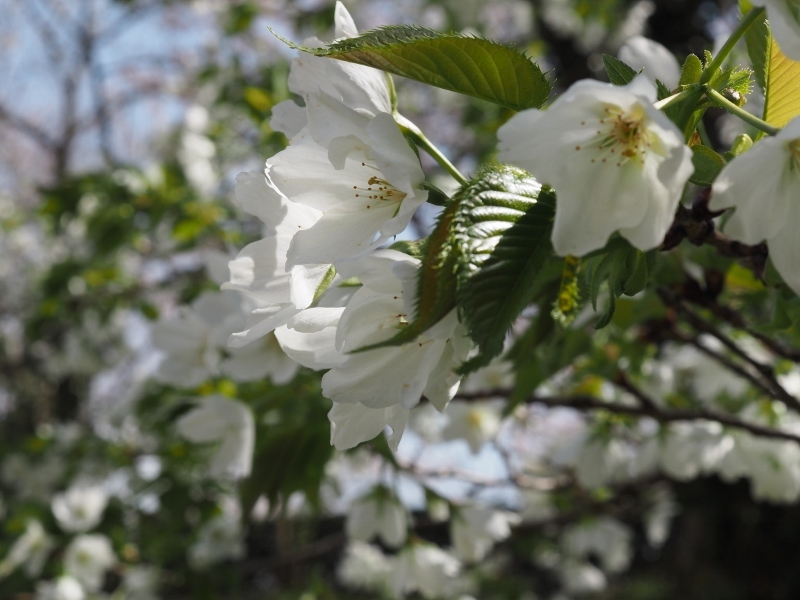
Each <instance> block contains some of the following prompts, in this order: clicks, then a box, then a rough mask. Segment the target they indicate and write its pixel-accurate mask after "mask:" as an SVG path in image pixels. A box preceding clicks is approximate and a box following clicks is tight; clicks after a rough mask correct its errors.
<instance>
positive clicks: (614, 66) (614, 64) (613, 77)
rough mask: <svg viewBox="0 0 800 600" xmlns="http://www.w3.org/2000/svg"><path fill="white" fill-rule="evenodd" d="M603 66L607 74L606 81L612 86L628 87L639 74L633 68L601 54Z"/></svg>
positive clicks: (612, 57)
mask: <svg viewBox="0 0 800 600" xmlns="http://www.w3.org/2000/svg"><path fill="white" fill-rule="evenodd" d="M603 66H604V67H605V68H606V73H608V80H609V81H610V82H611V83H613V84H614V85H628V84H629V83H630V82H631V81H633V79H634V77H636V76H637V75H638V74H639V72H638V71H636V70H635V69H634V68H633V67H631V66H630V65H628V64H626V63H624V62H622V61H621V60H620V59H618V58H616V57H614V56H611V55H610V54H603Z"/></svg>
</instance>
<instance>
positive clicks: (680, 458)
mask: <svg viewBox="0 0 800 600" xmlns="http://www.w3.org/2000/svg"><path fill="white" fill-rule="evenodd" d="M733 445H734V443H733V438H732V437H731V436H730V435H728V434H726V433H725V432H724V431H723V429H722V426H721V425H720V424H719V423H717V422H711V421H691V422H683V423H673V424H672V425H670V428H669V435H667V437H666V440H665V441H664V442H663V445H662V446H661V454H660V463H661V468H662V469H663V470H664V472H665V473H666V474H667V475H669V476H670V477H674V478H675V479H678V480H680V481H686V480H689V479H694V478H695V477H697V476H698V475H700V474H703V473H709V472H712V471H714V470H715V469H716V468H717V467H718V466H719V464H720V462H721V461H722V460H723V458H724V457H725V455H726V454H727V453H728V452H730V450H731V447H732V446H733Z"/></svg>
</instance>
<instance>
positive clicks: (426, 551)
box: [389, 542, 461, 598]
mask: <svg viewBox="0 0 800 600" xmlns="http://www.w3.org/2000/svg"><path fill="white" fill-rule="evenodd" d="M390 564H391V573H390V575H389V585H390V587H391V590H392V592H393V593H394V595H395V596H397V597H400V598H402V597H404V596H406V595H408V594H411V593H412V592H415V591H417V592H419V593H420V594H421V595H422V597H423V598H441V597H448V596H451V595H452V591H453V589H454V588H456V586H457V585H458V581H457V578H458V576H459V574H460V573H461V563H460V562H459V560H458V559H457V558H456V557H455V556H453V555H451V554H449V553H448V552H445V551H444V550H442V549H441V548H439V547H438V546H434V545H433V544H428V543H424V542H420V543H415V544H412V545H410V546H407V547H406V548H404V549H403V550H402V551H401V552H400V553H399V554H397V555H396V556H394V557H392V558H391V559H390Z"/></svg>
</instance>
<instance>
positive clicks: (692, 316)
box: [658, 288, 800, 412]
mask: <svg viewBox="0 0 800 600" xmlns="http://www.w3.org/2000/svg"><path fill="white" fill-rule="evenodd" d="M658 294H659V296H660V297H661V299H662V301H663V302H664V304H665V305H666V306H669V307H670V308H674V309H675V310H676V311H678V312H679V313H681V314H682V315H683V316H684V317H685V319H686V322H687V323H689V324H690V325H691V326H692V327H693V328H694V329H695V330H697V331H698V332H700V333H705V334H708V335H710V336H712V337H713V338H715V339H717V340H718V341H719V342H720V343H721V344H722V345H723V346H725V347H726V348H727V349H728V350H729V351H730V352H731V353H733V354H734V355H735V356H737V357H738V358H739V359H741V360H742V361H744V362H745V363H746V364H748V365H749V366H750V367H751V368H753V369H754V370H755V371H756V372H757V373H758V374H759V375H760V377H761V381H760V382H759V383H757V384H756V378H754V377H749V376H747V377H746V378H747V379H748V380H749V381H751V382H752V383H754V384H756V385H758V387H759V388H760V389H762V390H763V391H765V392H766V393H767V394H768V395H770V396H773V397H775V398H777V399H778V400H780V401H781V402H783V403H784V404H786V406H788V407H790V408H792V409H793V410H795V411H797V412H800V400H798V399H797V398H795V397H794V396H792V395H791V394H790V393H789V392H787V391H786V389H784V387H783V386H782V385H781V384H780V382H779V381H778V379H777V377H776V376H775V372H774V370H773V368H772V367H771V366H770V365H767V364H764V363H761V362H759V361H757V360H755V359H754V358H753V357H752V356H750V355H749V354H748V353H747V352H745V351H744V350H742V348H741V347H740V346H739V345H738V344H737V343H736V342H735V341H734V340H733V339H731V338H730V336H728V335H727V334H725V333H724V332H723V331H721V330H720V329H719V328H718V327H716V326H715V325H714V324H712V323H710V322H708V321H706V320H705V319H703V317H701V316H700V315H699V314H697V313H696V312H695V311H694V310H693V309H691V308H690V307H689V306H687V304H686V303H685V302H684V301H683V300H682V299H681V298H680V297H679V296H678V295H677V294H675V293H674V292H672V291H671V290H668V289H666V288H659V290H658ZM686 341H690V343H692V342H691V340H686ZM693 345H695V346H696V347H697V348H698V349H700V350H701V351H704V352H706V354H709V355H710V356H713V357H714V358H715V359H716V360H718V361H719V362H721V363H722V364H724V365H725V366H726V367H728V368H729V369H731V370H733V371H734V372H736V373H737V374H744V373H746V371H745V370H744V369H742V368H740V367H738V365H737V366H732V365H734V364H735V363H733V362H732V361H723V360H721V359H720V358H719V357H720V356H721V355H719V353H714V354H711V353H710V351H709V350H710V349H707V348H705V347H701V346H702V345H698V344H697V343H693Z"/></svg>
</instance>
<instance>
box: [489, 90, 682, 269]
mask: <svg viewBox="0 0 800 600" xmlns="http://www.w3.org/2000/svg"><path fill="white" fill-rule="evenodd" d="M655 98H656V94H655V88H654V87H653V85H652V84H651V83H650V82H649V81H648V80H647V79H646V78H644V77H637V78H636V79H634V80H633V81H632V82H631V83H629V84H628V85H626V86H614V85H610V84H605V83H600V82H598V81H591V80H583V81H579V82H577V83H575V84H574V85H572V86H571V87H570V88H569V89H568V90H567V91H566V92H565V93H564V94H563V95H561V96H559V97H558V99H557V100H556V101H555V102H554V103H553V105H552V106H551V107H550V108H548V109H547V110H546V111H544V110H536V109H529V110H525V111H522V112H520V113H517V114H516V115H514V116H513V117H512V118H511V119H510V120H509V121H508V122H507V123H506V124H505V125H503V126H502V127H501V128H500V130H499V131H498V137H499V143H498V150H499V155H498V158H499V159H500V160H501V161H503V162H508V163H512V164H515V165H517V166H520V167H523V168H525V169H527V170H528V171H530V172H531V174H532V175H533V176H534V177H536V178H537V179H538V180H539V181H541V182H542V183H546V184H548V185H551V186H553V187H554V188H555V191H556V195H557V197H558V203H557V207H556V216H555V222H554V225H553V236H552V239H553V247H554V248H555V251H556V253H558V254H559V255H562V256H563V255H567V254H572V255H575V256H583V255H584V254H587V253H588V252H591V251H592V250H597V249H599V248H602V247H603V246H605V244H606V242H607V241H608V239H609V237H610V236H611V235H612V234H613V233H614V232H619V234H620V235H622V237H624V238H625V239H627V240H628V241H629V242H630V243H631V244H633V245H634V246H635V247H637V248H639V249H641V250H650V249H652V248H655V247H656V246H658V245H659V244H661V242H662V240H663V239H664V235H665V234H666V232H667V229H669V227H670V225H671V224H672V220H673V217H674V213H675V209H676V208H677V206H678V202H679V201H680V199H681V195H682V193H683V188H684V186H685V185H686V182H687V181H688V179H689V176H690V175H691V174H692V173H693V172H694V167H693V166H692V159H691V156H692V153H691V150H689V148H688V147H687V146H686V144H685V143H684V141H683V134H682V133H681V132H680V131H679V130H678V128H677V127H675V125H674V124H673V123H672V122H671V121H670V120H669V119H667V118H666V117H665V116H664V115H663V114H662V113H661V112H660V111H658V110H656V109H655V108H654V107H653V102H654V101H655Z"/></svg>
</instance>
